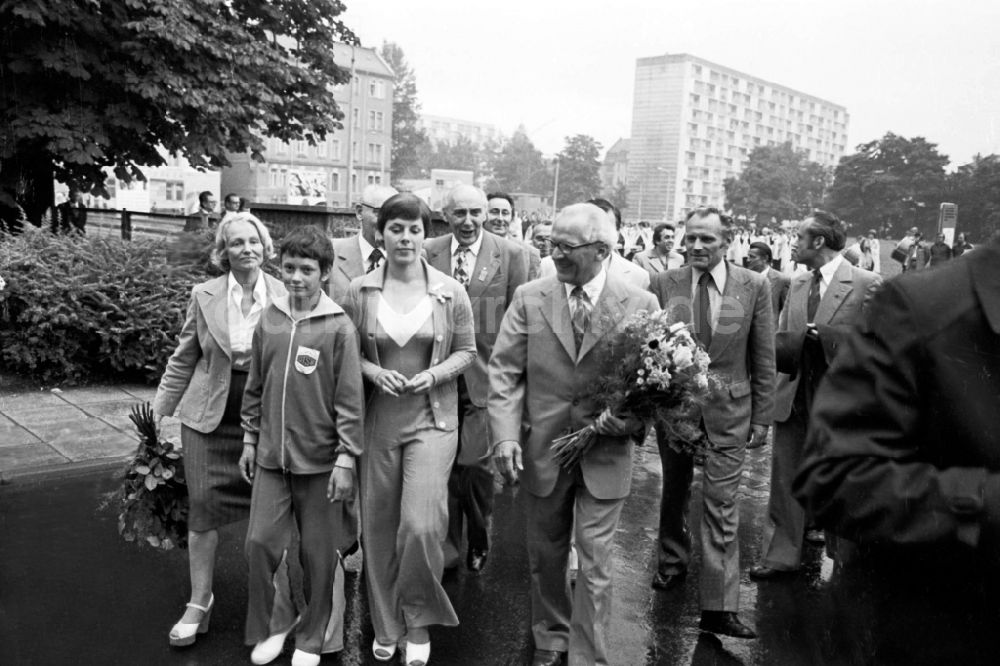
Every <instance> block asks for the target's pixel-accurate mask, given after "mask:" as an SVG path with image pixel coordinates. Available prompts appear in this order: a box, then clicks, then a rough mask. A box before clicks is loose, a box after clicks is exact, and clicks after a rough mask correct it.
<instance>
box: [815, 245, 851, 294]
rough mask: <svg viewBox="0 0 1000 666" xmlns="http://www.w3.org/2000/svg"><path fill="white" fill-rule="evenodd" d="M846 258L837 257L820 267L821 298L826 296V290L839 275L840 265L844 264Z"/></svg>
mask: <svg viewBox="0 0 1000 666" xmlns="http://www.w3.org/2000/svg"><path fill="white" fill-rule="evenodd" d="M844 261H845V260H844V257H843V256H842V255H839V254H838V255H837V256H836V257H834V258H833V259H831V260H830V261H828V262H826V263H825V264H823V265H822V266H820V267H819V297H820V298H823V296H824V295H825V294H826V288H827V287H829V286H830V284H831V283H832V282H833V276H834V275H835V274H836V273H837V269H838V268H840V264H842V263H843V262H844Z"/></svg>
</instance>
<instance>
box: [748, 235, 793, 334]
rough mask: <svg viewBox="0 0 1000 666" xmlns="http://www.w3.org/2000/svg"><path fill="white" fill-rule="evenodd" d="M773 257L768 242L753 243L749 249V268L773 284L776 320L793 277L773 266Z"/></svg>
mask: <svg viewBox="0 0 1000 666" xmlns="http://www.w3.org/2000/svg"><path fill="white" fill-rule="evenodd" d="M773 259H774V255H773V254H772V252H771V247H770V246H769V245H768V244H767V243H761V242H757V243H751V244H750V249H749V250H747V268H749V269H750V270H752V271H753V272H755V273H760V274H761V275H763V276H764V277H766V278H767V281H768V282H769V283H770V284H771V303H772V305H774V320H775V321H777V320H778V314H779V313H780V312H781V308H783V307H785V299H787V298H788V287H789V285H791V284H792V279H791V278H790V277H788V276H787V275H785V274H784V273H782V272H781V271H779V270H778V269H776V268H774V267H772V266H771V262H772V261H773Z"/></svg>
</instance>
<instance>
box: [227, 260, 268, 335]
mask: <svg viewBox="0 0 1000 666" xmlns="http://www.w3.org/2000/svg"><path fill="white" fill-rule="evenodd" d="M227 283H228V287H229V288H228V294H229V298H228V299H227V301H226V303H227V307H226V311H227V323H228V324H229V349H230V351H232V352H233V353H239V354H245V353H247V352H249V351H250V345H251V344H252V343H253V330H254V329H255V328H256V327H257V322H258V321H260V313H261V312H263V311H264V306H265V305H267V286H266V284H265V282H264V271H258V272H257V282H256V284H254V286H253V305H251V306H250V314H248V315H247V316H246V317H244V316H243V308H242V305H241V303H242V300H243V287H242V286H240V283H239V282H237V281H236V278H235V277H234V276H233V274H232V273H231V272H230V273H229V278H228V280H227Z"/></svg>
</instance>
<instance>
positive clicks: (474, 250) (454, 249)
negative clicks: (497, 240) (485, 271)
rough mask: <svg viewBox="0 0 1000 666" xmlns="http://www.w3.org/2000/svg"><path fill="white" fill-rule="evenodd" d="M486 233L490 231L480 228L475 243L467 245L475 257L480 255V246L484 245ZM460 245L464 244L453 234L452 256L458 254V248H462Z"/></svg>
mask: <svg viewBox="0 0 1000 666" xmlns="http://www.w3.org/2000/svg"><path fill="white" fill-rule="evenodd" d="M485 233H489V232H487V231H485V230H484V229H482V228H480V230H479V238H477V239H476V241H475V242H474V243H472V245H468V246H466V247H467V248H468V250H469V252H471V253H472V256H473V257H478V256H479V248H481V247H482V246H483V234H485ZM460 247H462V246H461V245H459V244H458V239H456V238H455V236H454V235H452V237H451V256H452V258H454V257H455V255H456V254H458V248H460Z"/></svg>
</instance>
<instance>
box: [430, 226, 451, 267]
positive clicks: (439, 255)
mask: <svg viewBox="0 0 1000 666" xmlns="http://www.w3.org/2000/svg"><path fill="white" fill-rule="evenodd" d="M435 240H436V239H435ZM427 263H429V264H430V265H431V266H433V267H434V268H436V269H438V270H439V271H441V272H442V273H444V274H445V275H447V276H449V277H450V276H451V234H447V235H445V236H442V237H441V241H440V242H437V243H434V245H432V247H431V249H429V250H428V251H427Z"/></svg>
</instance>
